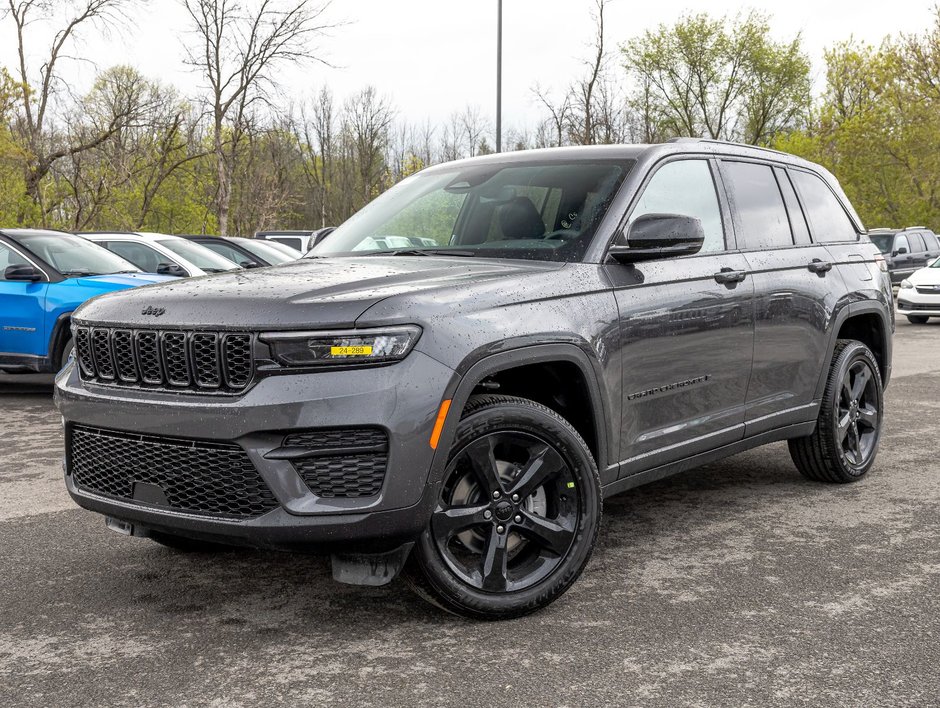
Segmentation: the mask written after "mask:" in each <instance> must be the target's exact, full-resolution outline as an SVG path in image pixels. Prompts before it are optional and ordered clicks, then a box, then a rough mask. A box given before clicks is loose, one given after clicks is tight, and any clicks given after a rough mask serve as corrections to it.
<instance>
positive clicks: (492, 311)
mask: <svg viewBox="0 0 940 708" xmlns="http://www.w3.org/2000/svg"><path fill="white" fill-rule="evenodd" d="M863 233H864V228H863V226H862V224H861V222H860V220H859V218H858V216H857V215H856V213H855V211H854V210H853V209H852V207H851V205H850V204H849V202H848V200H847V199H846V197H845V195H844V194H843V192H842V190H841V189H840V187H839V185H838V183H837V182H836V181H835V179H834V178H833V177H832V176H831V175H830V174H829V173H827V172H826V171H825V170H823V169H822V168H820V167H819V166H817V165H814V164H811V163H809V162H805V161H803V160H800V159H797V158H795V157H792V156H789V155H785V154H782V153H778V152H772V151H769V150H763V149H756V148H751V147H745V146H737V145H732V144H725V143H718V142H713V141H700V140H679V141H674V142H671V143H668V144H663V145H652V146H642V145H638V146H607V147H592V148H564V149H555V150H541V151H531V152H519V153H511V154H500V155H491V156H487V157H482V158H476V159H471V160H465V161H461V162H455V163H451V164H445V165H440V166H437V167H433V168H430V169H427V170H425V171H423V172H421V173H419V174H417V175H415V176H413V177H411V178H409V179H407V180H405V181H403V182H402V183H400V184H399V185H397V186H396V187H394V188H393V189H391V190H389V191H388V192H387V193H385V194H384V195H383V196H381V197H379V198H378V199H376V200H375V201H374V202H372V203H371V204H370V205H369V206H367V207H366V208H364V209H363V210H362V211H361V212H359V213H358V214H356V215H355V216H354V217H353V218H351V219H350V220H349V221H347V222H346V223H345V224H343V225H342V226H341V227H339V228H338V229H337V230H336V231H335V232H334V233H333V234H331V236H330V237H329V238H328V239H326V240H325V241H324V242H323V243H322V244H321V245H320V246H318V247H317V248H315V249H314V251H313V252H312V253H311V254H309V255H308V257H307V258H305V259H303V260H301V261H298V262H295V263H290V264H285V265H282V266H276V267H273V268H266V269H261V270H257V271H246V272H238V273H231V274H221V275H216V276H210V277H208V278H200V279H195V280H191V281H179V282H176V283H171V284H167V285H161V286H156V287H152V288H147V289H146V290H140V291H130V292H127V293H122V294H120V295H114V296H112V295H107V296H104V297H101V298H98V299H96V300H94V301H93V302H92V303H90V304H88V305H86V306H85V307H83V308H82V309H80V310H79V311H77V312H76V313H75V316H74V318H73V327H74V336H75V342H76V351H77V362H76V364H75V365H74V366H72V367H71V368H70V369H67V370H66V371H65V372H63V374H61V375H60V377H59V379H58V383H57V401H58V405H59V408H60V410H61V411H62V414H63V416H64V419H65V426H66V440H67V442H66V464H65V482H66V485H67V486H68V490H69V492H70V493H71V495H72V497H73V498H74V499H75V501H76V502H77V503H78V504H79V505H81V506H83V507H85V508H87V509H91V510H93V511H96V512H99V513H101V514H103V515H105V516H106V517H107V521H108V525H109V526H110V527H112V528H113V529H116V530H119V531H122V532H124V533H129V534H132V535H134V536H144V537H149V538H151V539H153V540H154V541H157V542H159V543H162V544H165V545H167V546H171V547H173V548H177V549H182V550H194V549H195V550H203V551H206V550H211V549H214V548H219V547H222V546H223V545H233V544H234V545H245V546H253V547H258V548H271V549H284V550H295V551H304V552H315V553H328V554H330V555H331V557H332V563H333V572H334V576H335V577H336V578H337V579H338V580H341V581H345V582H351V583H361V584H380V583H385V582H388V581H389V580H391V579H392V578H393V577H394V576H395V575H396V574H398V572H399V571H403V574H404V576H405V577H406V579H407V580H408V581H409V582H410V583H411V584H412V585H413V586H414V587H415V588H416V589H417V590H418V591H419V592H420V593H421V594H422V595H423V596H425V597H426V598H428V599H430V600H431V601H433V602H434V603H436V604H438V605H440V606H442V607H444V608H445V609H447V610H450V611H452V612H455V613H459V614H462V615H465V616H470V617H478V618H506V617H513V616H518V615H522V614H525V613H527V612H531V611H534V610H536V609H538V608H541V607H544V606H545V605H547V604H549V603H550V602H552V601H553V600H555V599H556V598H557V597H559V596H560V595H561V594H562V593H563V592H564V591H565V590H566V589H567V588H568V587H569V586H570V585H571V584H572V583H573V582H574V581H575V580H576V579H577V578H578V576H579V575H580V574H581V572H582V570H583V569H584V567H585V564H586V563H587V561H588V558H589V556H590V555H591V550H592V548H593V546H594V543H595V539H596V537H597V533H598V524H599V522H600V518H601V501H602V499H604V498H605V497H609V496H610V495H612V494H617V493H621V492H624V491H626V490H628V489H630V488H632V487H635V486H637V485H639V484H643V483H645V482H650V481H653V480H657V479H660V478H662V477H665V476H666V475H669V474H673V473H676V472H679V471H682V470H687V469H689V468H693V467H696V466H698V465H701V464H702V463H705V462H709V461H712V460H716V459H719V458H722V457H725V456H727V455H731V454H733V453H736V452H739V451H741V450H745V449H747V448H751V447H755V446H757V445H763V444H765V443H768V442H772V441H777V440H788V441H789V447H790V452H791V455H792V458H793V461H794V463H795V464H796V467H797V468H798V469H799V470H800V472H802V473H803V474H804V475H805V476H807V477H809V478H810V479H813V480H819V481H825V482H853V481H855V480H858V479H860V478H862V477H863V476H865V474H866V473H867V472H868V471H869V470H870V469H871V467H872V465H873V463H874V460H875V454H876V451H877V449H878V440H879V436H880V434H881V427H882V415H883V413H882V411H883V407H882V391H883V388H884V386H885V385H886V384H887V383H888V379H889V376H890V373H891V336H892V332H893V329H894V321H893V308H892V307H891V289H890V284H889V281H888V277H887V274H886V272H885V271H884V261H883V259H882V260H879V254H878V251H877V249H876V248H875V247H874V246H873V245H872V244H871V242H870V241H869V240H868V239H867V237H864V236H863V235H862V234H863ZM157 313H159V314H157Z"/></svg>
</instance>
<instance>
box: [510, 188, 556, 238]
mask: <svg viewBox="0 0 940 708" xmlns="http://www.w3.org/2000/svg"><path fill="white" fill-rule="evenodd" d="M499 228H500V229H501V230H502V232H503V238H504V239H506V240H510V239H526V238H542V236H544V235H545V224H544V223H543V222H542V217H541V215H540V214H539V210H538V209H536V208H535V204H533V203H532V200H531V199H529V198H528V197H516V198H515V199H513V200H512V201H511V202H509V203H508V204H504V205H503V207H502V208H501V209H500V210H499Z"/></svg>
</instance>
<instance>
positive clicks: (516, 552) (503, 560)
mask: <svg viewBox="0 0 940 708" xmlns="http://www.w3.org/2000/svg"><path fill="white" fill-rule="evenodd" d="M600 515H601V494H600V480H599V477H598V473H597V466H596V465H595V463H594V458H593V456H592V455H591V452H590V450H589V449H588V447H587V445H586V444H585V443H584V441H583V440H582V439H581V437H580V436H579V435H578V433H577V432H576V431H575V430H574V428H572V426H571V425H570V424H569V423H568V422H567V421H566V420H565V419H564V418H562V417H561V416H559V415H558V414H557V413H555V412H554V411H552V410H550V409H548V408H546V407H545V406H542V405H540V404H538V403H535V402H533V401H529V400H527V399H522V398H511V397H508V396H478V397H475V398H473V399H471V401H470V403H469V404H468V406H467V408H466V410H465V411H464V415H463V418H462V419H461V421H460V426H459V428H458V430H457V435H456V438H455V440H454V444H453V447H452V451H451V455H450V459H449V461H448V464H447V468H446V470H445V473H444V482H443V487H442V491H441V496H440V499H439V502H438V504H437V506H436V508H435V510H434V513H433V515H432V518H431V522H430V524H429V526H428V528H427V529H426V530H425V532H424V534H422V536H421V538H420V540H419V542H418V544H417V545H416V547H415V550H414V552H413V553H412V556H411V558H410V560H409V564H408V567H407V568H406V576H405V577H406V578H407V579H408V580H409V582H410V583H411V584H412V586H413V587H414V588H415V589H416V590H417V591H418V593H419V594H420V595H422V596H423V597H425V598H426V599H428V600H430V601H431V602H433V603H434V604H436V605H438V606H440V607H442V608H444V609H445V610H448V611H450V612H453V613H455V614H458V615H462V616H465V617H471V618H476V619H508V618H511V617H519V616H521V615H525V614H528V613H530V612H534V611H536V610H538V609H541V608H542V607H545V606H546V605H548V604H550V603H551V602H553V601H554V600H555V599H557V598H558V597H559V596H560V595H561V594H562V593H564V592H565V591H566V590H567V589H568V588H569V587H570V586H571V584H572V583H573V582H574V581H575V580H576V579H577V578H578V576H579V575H580V574H581V571H582V570H583V569H584V566H585V565H586V564H587V561H588V559H589V558H590V556H591V551H592V550H593V547H594V542H595V540H596V537H597V530H598V525H599V522H600Z"/></svg>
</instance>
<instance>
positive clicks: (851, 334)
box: [816, 301, 891, 399]
mask: <svg viewBox="0 0 940 708" xmlns="http://www.w3.org/2000/svg"><path fill="white" fill-rule="evenodd" d="M840 339H855V340H858V341H860V342H862V343H863V344H865V345H866V346H867V347H868V348H869V349H871V350H872V353H873V354H874V355H875V361H877V362H878V368H879V369H880V370H881V381H882V385H883V386H884V387H887V385H888V381H889V380H890V378H891V323H890V321H889V318H888V316H887V314H886V313H885V308H884V305H882V304H880V303H878V302H875V301H870V302H858V303H849V304H847V305H846V306H845V307H843V308H841V309H840V310H839V311H838V313H837V314H836V317H835V319H834V322H833V327H832V337H831V339H830V342H829V349H828V352H827V357H826V363H827V366H826V367H823V371H822V372H821V374H820V378H819V382H818V383H817V386H816V398H818V399H821V398H822V395H823V391H824V390H825V387H826V377H827V374H828V371H829V369H828V362H829V361H831V360H832V354H833V352H834V351H835V348H836V344H837V343H838V341H839V340H840Z"/></svg>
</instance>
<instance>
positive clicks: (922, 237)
mask: <svg viewBox="0 0 940 708" xmlns="http://www.w3.org/2000/svg"><path fill="white" fill-rule="evenodd" d="M868 237H869V238H870V239H871V241H872V243H874V244H875V245H876V246H877V247H878V250H879V251H881V253H883V254H884V259H885V262H886V263H887V264H888V272H889V273H890V274H891V282H892V283H900V282H901V281H902V280H904V279H905V278H906V277H907V276H909V275H910V274H911V273H913V272H914V271H915V270H920V269H921V268H925V267H926V266H927V265H929V264H930V263H933V261H935V260H936V259H937V258H940V241H938V240H937V235H936V234H935V233H934V232H933V231H931V230H930V229H928V228H925V227H923V226H909V227H908V228H906V229H901V230H900V231H899V230H897V229H872V230H871V231H869V232H868Z"/></svg>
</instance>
